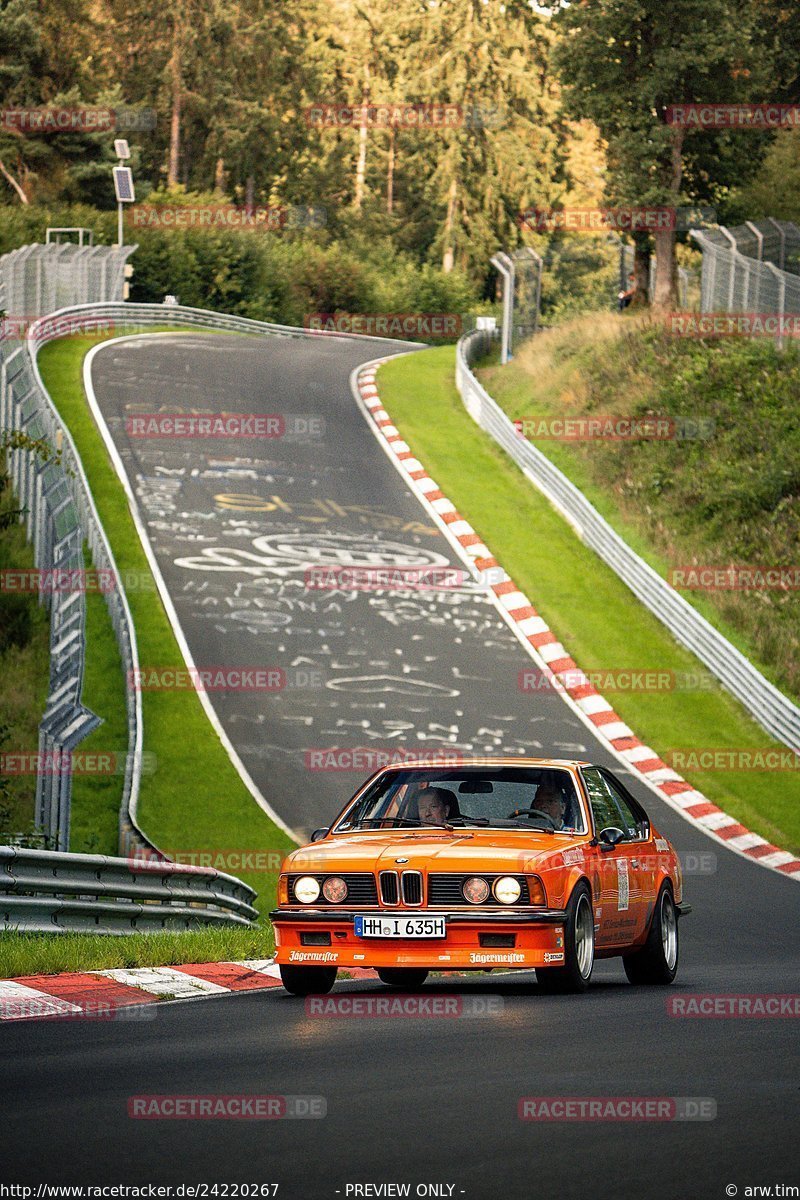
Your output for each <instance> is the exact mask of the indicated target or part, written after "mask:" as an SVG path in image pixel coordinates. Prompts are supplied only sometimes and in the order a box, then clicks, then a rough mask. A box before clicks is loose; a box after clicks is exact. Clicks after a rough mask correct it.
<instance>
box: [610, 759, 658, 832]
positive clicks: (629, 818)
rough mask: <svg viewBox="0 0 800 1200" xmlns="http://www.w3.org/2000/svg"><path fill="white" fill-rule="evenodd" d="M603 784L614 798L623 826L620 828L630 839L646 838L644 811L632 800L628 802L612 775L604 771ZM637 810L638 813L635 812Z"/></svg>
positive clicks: (646, 826)
mask: <svg viewBox="0 0 800 1200" xmlns="http://www.w3.org/2000/svg"><path fill="white" fill-rule="evenodd" d="M602 778H603V782H604V783H605V785H606V787H607V788H608V790H609V792H610V793H611V795H612V796H613V798H614V802H615V803H616V805H617V807H618V808H619V810H620V812H621V813H622V818H623V825H622V828H623V829H624V830H625V831H626V833H627V834H628V837H631V838H643V837H647V834H648V829H649V823H648V820H647V817H646V816H645V814H644V810H643V809H641V808H639V806H638V804H636V802H635V801H634V800H629V799H628V798H627V797H626V796H625V795H624V793H623V791H622V789H621V787H620V785H619V784H617V781H616V780H615V779H614V777H613V776H612V775H609V774H607V773H606V772H605V771H604V772H603V773H602ZM637 810H638V811H637Z"/></svg>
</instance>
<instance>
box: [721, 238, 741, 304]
mask: <svg viewBox="0 0 800 1200" xmlns="http://www.w3.org/2000/svg"><path fill="white" fill-rule="evenodd" d="M719 231H720V233H721V234H722V236H723V237H726V238H727V239H728V241H729V242H730V244H731V246H732V248H733V249H732V252H731V273H730V276H729V277H728V312H733V292H734V287H735V285H736V256H737V255H738V253H739V247H738V246H737V245H736V238H735V237H734V236H733V234H732V233H731V232H730V230H729V229H726V228H725V226H724V225H720V227H719Z"/></svg>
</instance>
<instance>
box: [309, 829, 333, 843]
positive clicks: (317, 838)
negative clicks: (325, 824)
mask: <svg viewBox="0 0 800 1200" xmlns="http://www.w3.org/2000/svg"><path fill="white" fill-rule="evenodd" d="M329 833H330V830H329V829H315V830H314V832H313V833H312V835H311V840H312V842H321V841H322V839H323V838H324V837H327V836H328V834H329Z"/></svg>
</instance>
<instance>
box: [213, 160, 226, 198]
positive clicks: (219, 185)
mask: <svg viewBox="0 0 800 1200" xmlns="http://www.w3.org/2000/svg"><path fill="white" fill-rule="evenodd" d="M214 187H215V188H216V190H217V191H218V192H224V191H225V159H224V158H218V159H217V165H216V167H215V169H214Z"/></svg>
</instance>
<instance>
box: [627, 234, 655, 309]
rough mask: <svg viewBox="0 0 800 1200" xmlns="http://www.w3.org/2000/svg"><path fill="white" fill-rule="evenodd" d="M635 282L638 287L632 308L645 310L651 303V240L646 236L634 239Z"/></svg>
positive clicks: (636, 236) (632, 301)
mask: <svg viewBox="0 0 800 1200" xmlns="http://www.w3.org/2000/svg"><path fill="white" fill-rule="evenodd" d="M633 281H634V284H635V287H636V291H635V292H634V295H633V299H632V300H631V307H633V306H634V305H635V306H636V307H637V308H643V307H644V306H645V305H647V304H649V303H650V239H649V238H648V236H647V235H646V234H645V236H644V237H639V236H638V235H636V234H634V239H633Z"/></svg>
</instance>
